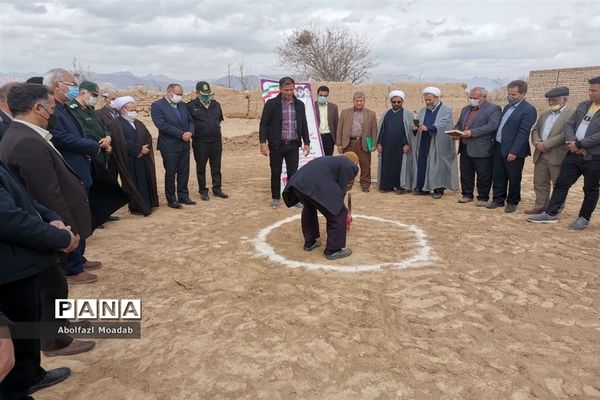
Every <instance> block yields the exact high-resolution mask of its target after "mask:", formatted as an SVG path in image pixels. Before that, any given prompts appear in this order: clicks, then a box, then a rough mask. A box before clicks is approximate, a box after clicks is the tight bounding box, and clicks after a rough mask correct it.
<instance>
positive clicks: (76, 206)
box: [0, 83, 95, 356]
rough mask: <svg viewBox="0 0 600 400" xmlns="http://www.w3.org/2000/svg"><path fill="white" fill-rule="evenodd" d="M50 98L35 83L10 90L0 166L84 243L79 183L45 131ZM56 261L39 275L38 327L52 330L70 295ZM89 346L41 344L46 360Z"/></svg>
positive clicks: (60, 340)
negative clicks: (57, 309) (58, 307)
mask: <svg viewBox="0 0 600 400" xmlns="http://www.w3.org/2000/svg"><path fill="white" fill-rule="evenodd" d="M52 94H53V93H52V90H51V89H49V88H47V87H45V86H43V85H39V84H34V83H24V84H21V85H19V86H16V87H14V88H13V89H11V91H10V92H9V94H8V105H9V107H10V109H11V112H12V113H13V115H14V117H15V119H14V121H13V123H12V124H11V126H10V128H8V130H7V131H6V134H5V135H4V137H3V138H2V141H1V142H0V160H2V161H3V162H4V163H5V164H6V166H7V167H8V168H9V169H10V170H11V172H12V173H13V174H14V176H15V177H16V178H17V179H18V180H19V182H20V183H21V184H22V185H23V187H24V188H25V189H26V190H27V191H28V192H29V193H30V194H31V197H33V198H34V199H35V200H36V201H37V202H38V203H40V204H41V205H43V206H44V207H46V208H48V209H50V210H52V211H54V212H56V213H57V214H58V215H60V216H61V217H62V219H63V221H64V224H65V225H67V226H70V227H71V230H72V231H73V233H74V234H75V235H79V237H80V238H81V239H82V240H84V239H86V238H88V237H89V236H90V235H91V233H92V223H91V215H90V206H89V203H88V198H87V193H86V191H85V187H84V184H83V181H82V180H81V179H80V178H79V176H78V175H77V174H76V173H75V172H74V171H73V169H72V168H71V167H70V166H69V164H67V162H66V161H65V160H64V159H63V157H62V156H61V155H60V153H59V152H58V150H56V148H55V147H54V146H53V144H52V142H51V141H50V139H51V138H52V135H51V134H50V132H48V131H47V130H46V128H47V127H48V120H49V119H51V118H52V117H53V115H54V108H55V104H56V103H55V100H54V97H52ZM61 261H62V262H61V263H59V264H57V265H56V266H52V267H50V268H47V269H46V270H44V271H43V272H42V274H43V277H42V278H41V279H40V282H42V283H43V285H42V287H41V288H40V292H41V293H40V296H41V308H42V309H41V321H42V322H48V323H54V324H57V325H62V324H60V323H58V322H56V320H55V318H54V300H55V299H66V298H68V295H69V289H68V285H67V279H66V277H65V270H66V258H64V257H63V258H62V260H61ZM45 336H46V335H45ZM94 345H95V343H94V342H93V341H81V340H73V338H71V337H69V336H67V335H64V334H63V335H58V336H57V335H56V334H54V335H52V337H50V335H48V338H46V339H44V338H42V350H44V354H46V355H47V356H57V355H71V354H77V353H81V352H84V351H88V350H90V349H92V347H94Z"/></svg>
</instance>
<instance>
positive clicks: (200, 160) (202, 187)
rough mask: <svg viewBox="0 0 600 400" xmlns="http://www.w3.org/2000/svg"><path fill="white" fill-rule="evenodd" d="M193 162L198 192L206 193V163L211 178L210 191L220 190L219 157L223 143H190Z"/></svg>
mask: <svg viewBox="0 0 600 400" xmlns="http://www.w3.org/2000/svg"><path fill="white" fill-rule="evenodd" d="M192 149H193V150H194V160H196V176H197V177H198V190H199V192H200V193H208V189H207V188H206V162H207V161H208V162H209V164H210V176H211V178H212V190H213V192H214V191H215V190H217V191H219V190H221V155H222V154H223V142H221V141H218V142H213V143H204V142H197V141H192Z"/></svg>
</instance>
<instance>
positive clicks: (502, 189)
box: [492, 142, 525, 205]
mask: <svg viewBox="0 0 600 400" xmlns="http://www.w3.org/2000/svg"><path fill="white" fill-rule="evenodd" d="M524 165H525V158H524V157H517V158H516V159H515V160H514V161H510V162H509V161H507V160H506V157H505V156H503V155H502V154H500V143H498V142H496V145H495V146H494V167H493V168H494V171H493V173H492V180H493V183H494V196H493V199H494V202H495V203H498V204H504V202H505V201H506V202H507V203H508V204H515V205H517V204H519V202H520V201H521V177H522V176H523V166H524ZM507 189H508V194H507Z"/></svg>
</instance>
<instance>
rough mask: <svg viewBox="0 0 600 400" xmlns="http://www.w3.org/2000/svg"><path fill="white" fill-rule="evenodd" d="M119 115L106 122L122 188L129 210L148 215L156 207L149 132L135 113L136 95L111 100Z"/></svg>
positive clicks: (156, 193)
mask: <svg viewBox="0 0 600 400" xmlns="http://www.w3.org/2000/svg"><path fill="white" fill-rule="evenodd" d="M111 105H112V107H113V108H114V109H116V110H117V111H118V112H119V116H118V117H117V118H115V119H114V120H112V121H111V122H110V123H109V124H108V129H110V131H111V136H112V138H113V141H112V143H113V157H114V159H115V161H116V163H117V166H118V167H119V175H120V176H121V183H122V185H123V190H125V192H127V194H128V195H129V211H130V212H131V213H132V214H139V215H150V213H151V212H152V209H153V208H155V207H158V190H157V187H156V168H155V162H154V151H153V149H152V136H151V135H150V131H148V128H146V125H144V123H143V122H142V121H140V120H139V119H138V118H137V116H138V113H137V106H136V104H135V99H134V98H133V97H131V96H123V97H117V98H116V99H114V100H113V101H112V103H111Z"/></svg>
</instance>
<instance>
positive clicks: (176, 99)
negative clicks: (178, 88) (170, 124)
mask: <svg viewBox="0 0 600 400" xmlns="http://www.w3.org/2000/svg"><path fill="white" fill-rule="evenodd" d="M182 98H183V96H180V95H178V94H174V95H173V97H171V102H173V104H177V103H180V102H181V99H182Z"/></svg>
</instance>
